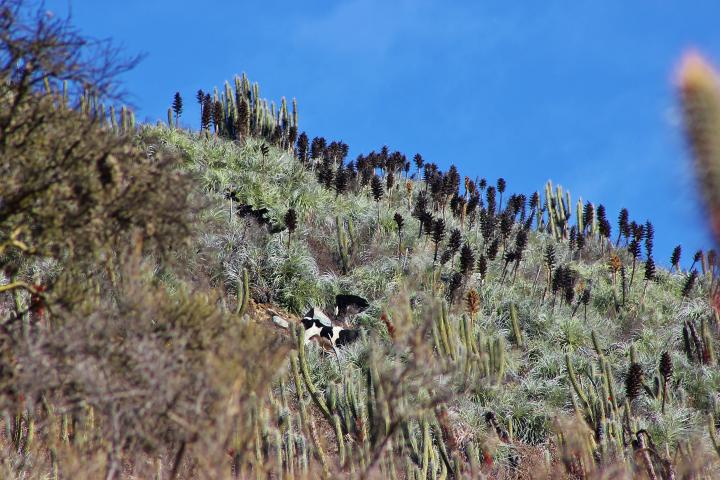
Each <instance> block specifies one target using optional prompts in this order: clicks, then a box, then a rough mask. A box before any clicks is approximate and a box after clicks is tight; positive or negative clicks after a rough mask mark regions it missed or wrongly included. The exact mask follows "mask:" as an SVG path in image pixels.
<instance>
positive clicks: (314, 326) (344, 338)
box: [302, 317, 360, 349]
mask: <svg viewBox="0 0 720 480" xmlns="http://www.w3.org/2000/svg"><path fill="white" fill-rule="evenodd" d="M302 324H303V327H304V328H305V343H308V342H310V340H312V339H313V338H315V337H316V336H319V337H320V338H325V339H327V340H328V341H329V342H330V344H331V345H332V347H333V349H335V348H338V347H342V346H345V345H349V344H351V343H353V342H354V341H355V340H357V339H358V337H360V330H359V329H355V328H345V327H338V326H335V325H333V326H331V327H328V326H326V325H325V324H323V323H322V322H321V321H320V320H318V319H316V318H309V317H305V318H303V319H302Z"/></svg>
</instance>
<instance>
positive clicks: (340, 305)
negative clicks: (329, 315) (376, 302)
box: [335, 294, 370, 320]
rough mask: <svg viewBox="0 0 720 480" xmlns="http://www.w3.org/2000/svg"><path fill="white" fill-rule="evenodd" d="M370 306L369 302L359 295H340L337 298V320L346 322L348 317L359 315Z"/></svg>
mask: <svg viewBox="0 0 720 480" xmlns="http://www.w3.org/2000/svg"><path fill="white" fill-rule="evenodd" d="M369 306H370V304H369V303H368V301H367V300H365V299H364V298H362V297H359V296H357V295H347V294H340V295H336V296H335V318H336V319H338V320H344V319H345V317H346V316H347V315H357V314H358V313H360V312H363V311H365V310H367V308H368V307H369Z"/></svg>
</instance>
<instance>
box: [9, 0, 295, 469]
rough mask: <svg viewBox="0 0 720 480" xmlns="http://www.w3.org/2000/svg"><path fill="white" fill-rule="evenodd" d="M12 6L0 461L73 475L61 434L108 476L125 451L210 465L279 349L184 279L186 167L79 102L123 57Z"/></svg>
mask: <svg viewBox="0 0 720 480" xmlns="http://www.w3.org/2000/svg"><path fill="white" fill-rule="evenodd" d="M24 3H25V2H22V1H20V0H17V1H3V2H2V3H1V4H0V267H2V278H1V280H0V294H2V297H0V331H1V333H0V412H1V413H2V415H3V417H4V419H5V421H6V425H7V428H6V429H5V431H4V435H6V436H7V437H6V438H8V439H10V440H11V441H12V442H11V444H12V448H13V450H14V451H15V452H14V453H18V452H19V453H21V454H23V455H25V457H24V460H23V461H22V462H19V463H16V464H13V465H11V466H10V467H9V472H13V471H15V472H16V473H18V472H19V471H20V470H21V469H22V468H24V467H23V465H29V464H32V463H38V464H40V465H44V464H45V463H48V462H49V463H50V464H51V465H50V466H49V467H50V468H52V469H57V468H58V467H59V468H60V469H61V470H62V471H63V472H64V473H65V474H67V475H69V476H73V472H72V469H73V467H72V464H73V461H72V458H73V456H72V455H65V456H62V455H60V456H59V455H57V453H56V452H57V449H60V448H68V445H71V444H72V445H73V447H75V448H77V449H78V450H77V451H79V452H85V453H87V454H90V455H94V456H96V457H98V458H101V459H102V461H101V462H100V463H98V464H95V466H98V465H100V466H101V467H98V468H102V469H103V470H104V475H106V476H107V477H108V478H111V477H113V476H115V475H116V474H118V473H119V471H120V470H121V468H122V459H123V458H128V457H132V456H133V455H135V454H137V452H139V451H145V452H148V453H151V452H158V454H163V453H168V452H173V455H174V458H175V461H174V465H175V466H176V468H177V466H178V465H180V463H181V461H182V459H183V456H184V455H186V454H187V453H188V452H192V451H193V449H194V448H197V449H201V451H203V452H205V453H204V454H202V455H194V456H193V458H195V459H198V460H196V461H195V463H196V465H198V466H199V467H202V466H203V465H205V466H207V465H211V464H212V465H221V464H222V461H221V460H222V459H223V458H221V457H223V456H224V455H225V454H224V452H225V450H226V449H227V448H230V447H231V446H232V448H233V449H234V450H235V451H236V452H237V455H242V454H243V452H244V448H245V445H246V443H247V442H246V439H243V437H242V435H239V436H238V435H231V431H235V432H237V428H236V427H237V425H238V422H243V421H244V419H245V415H246V414H247V412H248V409H249V406H250V405H252V404H253V402H254V401H255V394H256V393H257V392H262V391H263V389H264V388H265V386H266V385H267V384H268V381H269V379H270V378H271V377H272V375H273V374H274V372H275V370H276V369H277V367H278V359H279V358H282V356H283V353H284V351H285V349H284V348H283V347H282V345H281V344H280V343H278V339H277V338H276V337H273V336H268V335H265V334H264V333H263V332H258V331H257V328H258V327H255V326H253V325H249V324H247V321H245V322H243V321H241V320H240V319H239V318H237V317H236V316H234V315H231V314H230V313H228V312H226V311H224V310H223V309H221V308H218V305H219V304H220V302H219V300H218V295H217V294H216V293H214V292H213V291H211V290H206V291H203V290H202V289H199V288H197V287H196V288H190V287H188V286H187V285H186V283H185V282H184V280H183V278H184V277H185V275H184V273H183V272H182V269H181V268H179V267H178V264H177V262H174V261H173V258H181V257H182V256H183V255H187V252H188V251H191V250H192V249H194V248H195V247H194V246H193V245H192V244H191V242H190V241H189V239H190V238H192V236H191V233H193V226H192V225H191V219H192V218H193V216H194V215H195V214H196V213H197V210H198V209H199V207H197V206H194V205H195V204H196V202H194V200H193V196H192V194H191V185H192V184H191V181H190V179H189V178H188V176H187V175H186V174H184V173H182V172H181V171H180V169H179V168H178V163H177V161H176V159H175V158H174V157H173V156H171V155H161V154H155V155H147V154H146V152H145V151H143V150H141V149H140V148H139V147H138V146H136V145H135V144H134V143H133V140H132V138H131V137H129V136H125V135H121V134H118V133H117V132H115V131H113V130H112V129H111V128H109V126H107V125H106V123H107V122H106V119H105V118H104V117H103V116H102V115H98V114H97V109H92V111H91V109H90V108H88V102H91V101H92V102H95V103H97V102H98V101H99V100H101V99H103V98H105V99H109V100H112V96H111V93H112V92H113V87H114V84H113V83H112V82H113V79H114V75H115V74H116V73H117V72H118V71H122V70H123V69H124V68H125V67H128V66H130V65H131V63H132V62H130V63H125V64H123V63H116V62H117V61H116V59H115V58H114V56H113V53H114V52H113V50H112V49H111V48H109V47H108V46H106V45H97V44H93V43H92V42H89V41H88V40H86V39H85V38H83V37H81V36H80V35H78V34H77V33H76V32H75V31H74V30H72V28H71V27H69V26H68V24H66V23H65V22H64V21H63V20H60V19H54V18H51V17H49V16H47V15H45V13H44V12H43V11H42V10H40V11H39V12H38V13H37V14H36V15H33V14H29V13H28V12H29V11H30V8H29V7H28V5H25V4H24ZM93 47H100V48H93ZM64 82H65V83H64ZM88 92H92V96H91V95H90V94H89V93H88ZM183 252H185V253H183ZM163 272H164V273H166V274H168V275H170V276H174V277H175V278H177V281H176V283H175V285H174V287H175V292H174V293H170V292H168V291H167V289H166V288H165V287H164V285H163V284H162V283H161V282H159V281H158V274H160V273H163ZM206 283H207V282H202V281H200V282H198V283H197V284H196V285H203V284H206ZM263 352H270V353H268V354H266V355H265V361H264V363H263V364H262V365H261V366H258V367H255V368H252V369H250V368H249V366H248V365H247V361H246V359H247V358H256V357H258V356H259V355H260V354H261V353H263ZM58 429H60V430H61V435H59V436H58V435H55V433H56V432H57V430H58ZM36 438H39V439H43V440H44V443H41V445H42V446H38V444H36V443H35V442H34V439H36ZM58 439H60V440H58ZM211 446H212V448H210V447H211ZM46 449H49V450H50V456H47V450H46ZM207 452H212V453H207ZM9 458H13V457H9ZM5 466H6V467H7V466H8V465H7V464H6V465H5ZM76 467H77V468H78V471H76V472H74V473H75V474H79V473H84V474H85V475H89V476H93V475H94V474H93V473H92V472H91V471H90V470H86V469H85V468H83V466H82V465H76ZM15 469H18V470H15ZM46 471H49V469H48V470H46ZM204 471H209V470H204ZM96 474H98V472H96Z"/></svg>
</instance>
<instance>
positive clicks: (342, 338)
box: [302, 294, 370, 353]
mask: <svg viewBox="0 0 720 480" xmlns="http://www.w3.org/2000/svg"><path fill="white" fill-rule="evenodd" d="M369 306H370V304H369V303H368V301H367V300H365V299H364V298H362V297H359V296H357V295H345V294H341V295H337V296H336V297H335V320H336V321H343V320H345V317H346V316H347V315H348V314H357V313H360V312H362V311H364V310H366V309H367V308H368V307H369ZM302 324H303V327H304V328H305V337H304V338H305V343H308V342H309V341H310V340H312V339H313V338H315V337H316V336H317V337H320V338H321V339H323V338H324V339H327V340H328V341H329V342H330V344H331V346H332V348H333V350H336V349H337V348H338V347H341V346H343V345H348V344H350V343H352V342H354V341H355V340H357V339H358V338H359V336H360V330H358V329H354V328H347V327H345V326H342V325H336V324H334V323H333V321H332V320H331V319H330V318H329V317H328V316H327V315H325V313H324V312H323V311H322V310H320V309H319V308H315V307H313V308H311V309H310V310H309V311H308V312H307V313H306V314H305V316H304V317H303V319H302ZM335 353H337V350H336V352H335Z"/></svg>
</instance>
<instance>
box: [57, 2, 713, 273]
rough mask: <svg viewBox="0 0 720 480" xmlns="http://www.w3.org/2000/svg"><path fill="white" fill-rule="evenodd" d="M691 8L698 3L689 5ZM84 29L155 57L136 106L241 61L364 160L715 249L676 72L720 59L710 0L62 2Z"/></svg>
mask: <svg viewBox="0 0 720 480" xmlns="http://www.w3.org/2000/svg"><path fill="white" fill-rule="evenodd" d="M690 3H692V6H690ZM46 6H47V8H48V9H50V10H53V11H55V12H57V13H59V14H64V13H67V12H68V9H69V7H71V9H72V15H73V22H74V23H75V25H77V26H78V27H79V28H80V29H81V31H83V32H84V33H86V34H88V35H90V36H93V37H99V38H108V37H109V38H112V39H114V40H115V41H116V42H118V43H119V44H120V45H121V46H123V47H124V48H125V49H126V50H127V52H128V53H145V54H146V55H147V56H146V58H145V59H144V60H143V62H142V63H141V64H140V65H139V66H138V67H137V68H136V69H135V70H134V71H132V72H130V73H128V74H126V75H125V77H124V81H125V87H126V89H127V91H128V92H129V93H130V96H129V98H130V100H131V102H132V103H133V104H134V105H135V106H136V107H137V109H136V110H137V112H138V118H139V119H147V120H151V121H155V120H157V119H164V118H165V117H166V110H167V108H168V106H169V105H170V103H171V101H172V96H173V94H174V93H175V91H178V90H179V91H180V92H181V94H182V95H183V97H184V98H185V100H186V109H185V114H184V118H183V121H184V122H185V123H186V124H187V125H188V126H193V127H196V126H197V124H198V118H197V117H198V109H197V105H196V104H195V102H194V100H193V98H194V94H195V92H196V91H197V90H198V89H199V88H202V89H204V90H208V89H209V88H211V87H213V86H221V85H222V83H223V81H224V80H229V79H232V77H233V75H234V74H236V73H242V72H243V71H244V72H247V73H248V75H249V77H250V78H251V80H253V81H258V82H259V83H260V87H261V94H262V95H263V96H264V97H266V98H269V99H275V100H279V98H280V97H281V96H283V95H284V96H286V97H288V98H291V97H296V98H297V99H298V104H299V111H300V124H301V129H304V130H306V131H307V132H308V134H309V135H310V136H314V135H322V136H325V137H326V138H328V139H337V140H343V141H345V142H346V143H348V144H349V145H350V148H351V153H350V154H351V156H352V157H354V156H356V155H357V154H359V153H361V152H367V151H369V150H371V149H378V148H379V147H380V146H382V145H383V144H387V145H389V146H390V148H391V149H397V150H401V151H403V152H405V153H406V154H408V156H412V155H413V154H415V153H416V152H420V153H421V154H422V155H423V157H424V158H425V159H426V160H428V161H433V162H436V163H438V164H439V165H440V166H441V168H447V166H449V165H450V164H451V163H455V164H456V165H457V166H458V168H459V169H460V172H461V174H463V175H468V176H471V177H475V176H485V177H487V178H488V179H489V180H490V181H494V179H496V178H497V177H499V176H502V177H504V178H505V179H506V180H507V183H508V190H509V191H512V192H523V193H526V194H527V193H529V192H532V191H534V190H541V189H542V187H543V185H544V183H545V182H546V181H547V180H548V179H552V180H553V182H554V183H556V184H558V183H559V184H562V185H563V186H564V187H565V188H566V189H569V190H570V191H571V193H572V196H573V202H575V199H577V198H578V196H582V198H583V199H584V200H590V201H593V202H594V203H595V204H596V205H597V204H600V203H602V204H604V205H605V206H606V208H607V209H608V214H609V216H610V217H611V220H612V223H613V236H614V234H615V233H616V230H617V226H616V222H615V218H616V217H617V213H618V212H619V210H620V208H622V207H626V208H628V209H629V210H630V216H631V218H633V219H636V220H638V221H645V220H646V219H650V220H651V221H652V222H653V223H654V224H655V230H656V241H655V245H656V246H655V251H656V254H655V255H656V258H657V261H659V262H661V263H663V264H667V263H668V258H669V256H670V253H671V250H672V248H673V247H674V246H675V245H676V244H677V243H681V244H682V245H683V252H684V255H683V256H684V262H683V263H686V264H687V263H690V262H691V261H692V260H691V258H690V257H691V256H692V253H693V252H694V251H695V250H697V249H698V248H708V247H711V246H712V242H711V239H710V237H709V235H708V234H707V229H706V227H705V222H704V221H703V212H702V208H701V206H700V203H699V198H698V197H697V195H696V193H695V189H694V183H695V179H694V177H693V173H692V170H691V163H690V160H689V158H688V156H687V154H686V149H685V147H684V143H683V139H682V137H681V135H680V124H679V115H678V109H677V104H676V98H675V95H674V86H673V77H674V73H675V69H676V67H677V64H678V62H679V59H680V56H681V55H682V53H683V52H684V51H685V50H687V49H688V48H690V47H694V48H696V49H698V50H700V51H701V52H703V53H705V54H706V55H707V56H708V57H709V58H710V59H711V61H712V60H720V29H718V28H717V19H718V18H720V4H719V3H718V2H714V1H710V0H707V1H694V2H681V1H662V0H655V1H634V2H621V1H616V0H612V1H610V0H608V1H589V0H574V1H564V2H560V1H552V0H546V1H542V2H535V1H516V2H508V1H482V2H480V1H468V2H447V1H446V2H442V1H439V0H437V1H435V0H432V1H431V0H428V1H425V0H413V1H392V0H367V1H359V0H355V1H344V2H327V1H303V2H287V1H278V2H271V1H268V0H266V1H257V2H248V1H205V2H190V1H182V0H173V1H168V0H144V1H138V0H125V1H123V2H109V1H97V0H93V1H90V0H82V1H81V0H75V1H70V2H69V1H68V0H50V1H47V2H46Z"/></svg>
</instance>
